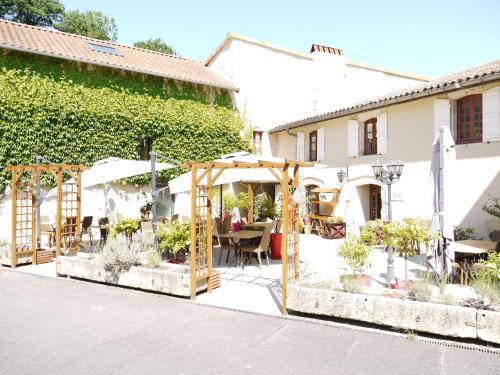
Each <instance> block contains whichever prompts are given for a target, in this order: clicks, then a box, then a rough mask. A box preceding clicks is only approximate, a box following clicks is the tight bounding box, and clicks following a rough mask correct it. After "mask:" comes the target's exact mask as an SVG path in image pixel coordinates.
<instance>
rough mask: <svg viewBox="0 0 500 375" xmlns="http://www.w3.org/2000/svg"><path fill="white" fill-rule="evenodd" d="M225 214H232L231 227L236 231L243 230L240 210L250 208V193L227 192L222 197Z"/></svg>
mask: <svg viewBox="0 0 500 375" xmlns="http://www.w3.org/2000/svg"><path fill="white" fill-rule="evenodd" d="M222 202H223V212H224V215H225V216H227V215H230V216H231V221H232V223H231V228H232V230H233V231H234V232H237V231H239V230H241V223H240V221H239V217H240V212H239V211H240V210H247V209H248V194H247V193H243V192H241V193H239V194H238V195H236V194H234V193H225V194H224V196H223V197H222Z"/></svg>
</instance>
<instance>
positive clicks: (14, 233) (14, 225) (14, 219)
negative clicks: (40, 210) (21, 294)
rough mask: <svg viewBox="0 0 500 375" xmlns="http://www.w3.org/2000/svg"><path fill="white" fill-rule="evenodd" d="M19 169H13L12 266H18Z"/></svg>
mask: <svg viewBox="0 0 500 375" xmlns="http://www.w3.org/2000/svg"><path fill="white" fill-rule="evenodd" d="M17 178H18V176H17V171H16V170H13V171H12V188H11V191H12V240H11V245H12V254H11V256H10V266H11V267H12V268H16V266H17V217H16V216H17Z"/></svg>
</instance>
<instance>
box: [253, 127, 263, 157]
mask: <svg viewBox="0 0 500 375" xmlns="http://www.w3.org/2000/svg"><path fill="white" fill-rule="evenodd" d="M252 145H253V153H254V154H255V155H262V132H261V131H259V130H254V131H253V137H252Z"/></svg>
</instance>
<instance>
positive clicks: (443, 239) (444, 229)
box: [431, 127, 456, 278]
mask: <svg viewBox="0 0 500 375" xmlns="http://www.w3.org/2000/svg"><path fill="white" fill-rule="evenodd" d="M433 147H434V150H433V154H432V161H431V180H432V188H433V208H434V215H433V219H432V229H433V230H438V231H439V241H438V243H437V245H436V248H435V249H434V254H433V257H434V259H433V260H432V261H431V265H432V267H433V268H434V269H435V271H436V272H438V273H439V275H440V276H441V278H443V275H444V273H445V272H446V273H447V274H448V275H449V274H450V273H451V270H452V267H451V266H452V263H453V261H454V260H455V253H454V251H453V247H452V246H451V243H452V242H453V240H454V236H453V224H452V222H451V220H450V218H449V214H448V211H449V208H450V202H449V201H448V200H446V193H445V191H446V190H445V189H449V188H450V185H451V176H452V174H453V165H454V162H455V159H456V152H455V142H454V141H453V137H452V136H451V133H450V128H449V127H441V128H439V134H438V135H437V136H436V138H435V140H434V143H433Z"/></svg>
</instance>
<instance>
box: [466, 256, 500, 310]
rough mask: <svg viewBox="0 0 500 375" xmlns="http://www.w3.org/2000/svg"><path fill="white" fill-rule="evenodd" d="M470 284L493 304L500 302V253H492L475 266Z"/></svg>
mask: <svg viewBox="0 0 500 375" xmlns="http://www.w3.org/2000/svg"><path fill="white" fill-rule="evenodd" d="M470 286H471V287H473V288H474V290H475V291H476V292H477V293H478V294H479V295H480V296H482V297H486V298H488V299H489V301H490V302H491V303H492V304H499V303H500V253H490V254H489V255H488V258H487V259H486V260H483V261H481V262H479V264H478V265H477V266H476V267H474V269H473V271H472V279H471V282H470Z"/></svg>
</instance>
